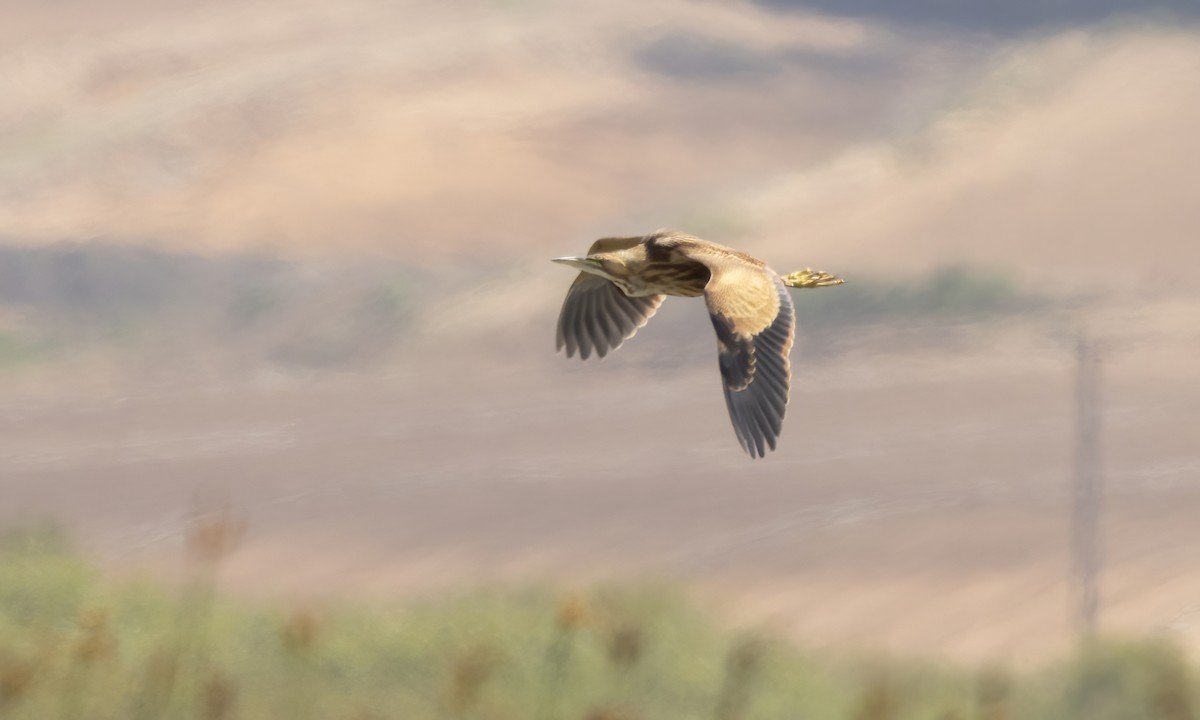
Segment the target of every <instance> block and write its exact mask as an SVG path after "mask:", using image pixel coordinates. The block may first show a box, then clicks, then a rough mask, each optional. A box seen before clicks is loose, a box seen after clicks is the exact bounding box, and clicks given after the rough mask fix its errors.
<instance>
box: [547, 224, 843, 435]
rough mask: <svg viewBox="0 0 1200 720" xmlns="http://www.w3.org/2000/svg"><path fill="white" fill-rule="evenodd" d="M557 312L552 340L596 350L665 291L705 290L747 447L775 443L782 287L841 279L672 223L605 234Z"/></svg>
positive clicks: (789, 325)
mask: <svg viewBox="0 0 1200 720" xmlns="http://www.w3.org/2000/svg"><path fill="white" fill-rule="evenodd" d="M554 262H556V263H562V264H564V265H570V266H571V267H574V268H578V269H579V270H580V273H579V276H578V277H577V278H575V282H574V283H572V284H571V288H570V289H569V290H568V291H567V298H566V300H565V301H563V306H562V311H561V312H560V313H559V316H558V343H557V344H558V349H559V350H562V349H564V348H565V349H566V351H567V357H572V356H574V355H575V353H577V352H578V353H579V356H580V357H581V358H582V359H584V360H586V359H588V357H590V356H591V355H592V353H593V352H594V353H595V354H596V355H598V356H599V357H604V356H605V355H607V354H608V353H609V352H611V351H613V350H616V349H617V348H618V347H620V346H621V344H622V343H623V342H625V341H626V340H628V339H629V338H631V337H633V336H634V334H635V333H636V332H637V331H638V329H639V328H641V327H642V326H643V325H645V324H646V322H647V321H648V320H650V317H651V316H652V315H654V313H655V311H656V310H658V306H659V305H661V304H662V301H663V299H664V298H665V297H666V296H667V295H675V296H677V297H700V296H704V302H705V304H707V305H708V314H709V317H710V318H711V319H712V324H713V328H714V329H715V330H716V331H717V362H718V365H719V367H720V370H721V380H722V382H723V384H724V389H725V404H726V406H727V407H728V408H729V419H730V420H731V421H732V422H733V429H734V432H735V433H736V434H737V438H738V442H739V443H741V446H742V448H743V449H744V450H745V451H746V452H748V453H750V456H751V457H762V456H763V455H764V454H765V453H766V450H767V448H770V449H771V450H774V449H775V442H776V439H777V438H778V437H779V433H780V430H781V429H782V427H783V416H784V413H785V412H786V410H787V402H788V388H789V386H790V384H791V377H792V371H791V362H790V361H789V360H788V353H789V352H790V351H791V349H792V340H793V338H794V337H795V325H796V318H795V311H794V309H793V306H792V298H791V297H790V296H789V295H788V291H787V288H789V287H794V288H814V287H826V286H830V285H840V284H842V282H843V280H842V279H841V278H838V277H836V276H834V275H830V274H829V273H824V272H820V271H818V270H811V269H806V270H801V271H799V272H794V273H791V274H789V275H785V276H783V277H780V276H779V275H777V274H776V273H775V271H774V270H772V269H771V268H769V267H767V265H766V263H764V262H763V261H762V260H759V259H758V258H755V257H751V256H750V255H747V254H745V253H742V252H738V251H737V250H734V249H732V248H728V247H725V246H723V245H718V244H716V243H713V242H709V241H707V240H701V239H700V238H698V237H694V236H692V235H688V234H686V233H682V232H678V231H675V230H657V231H655V232H652V233H650V234H649V235H643V236H637V237H614V238H603V239H601V240H597V241H596V242H594V243H592V246H591V247H590V248H588V252H587V255H585V256H583V257H563V258H556V259H555V260H554Z"/></svg>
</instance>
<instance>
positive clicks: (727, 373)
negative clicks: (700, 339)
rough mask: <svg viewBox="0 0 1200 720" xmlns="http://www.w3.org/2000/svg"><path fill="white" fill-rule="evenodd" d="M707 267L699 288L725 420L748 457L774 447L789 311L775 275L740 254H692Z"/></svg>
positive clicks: (791, 328) (781, 409) (790, 329)
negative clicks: (713, 346) (705, 282)
mask: <svg viewBox="0 0 1200 720" xmlns="http://www.w3.org/2000/svg"><path fill="white" fill-rule="evenodd" d="M694 259H697V260H700V261H701V262H704V263H705V264H706V265H708V266H709V269H710V270H711V271H712V279H711V280H710V281H709V283H708V286H707V287H706V288H705V291H704V299H705V302H706V303H707V304H708V311H709V316H710V317H711V319H712V323H713V328H714V329H715V330H716V333H717V351H718V352H717V358H718V363H719V366H720V370H721V380H722V383H723V386H724V391H725V403H726V406H727V407H728V409H729V419H730V420H731V421H732V423H733V429H734V433H735V434H736V435H737V438H738V442H739V443H741V445H742V448H743V449H745V450H746V452H748V453H750V455H751V456H752V457H762V456H763V455H764V454H765V453H766V450H767V449H771V450H774V449H775V443H776V440H777V439H778V437H779V434H780V432H781V431H782V430H783V419H784V416H785V415H786V413H787V402H788V389H789V387H790V385H791V362H790V360H789V358H788V354H789V353H790V352H791V349H792V342H793V339H794V337H795V310H794V308H793V306H792V299H791V297H790V296H789V295H788V292H787V288H786V287H785V286H784V284H783V282H782V281H781V280H780V279H779V277H778V276H777V275H776V274H775V273H774V272H773V271H771V270H770V269H769V268H766V267H765V266H762V265H756V264H754V263H751V262H748V261H746V260H742V259H741V258H728V257H719V258H705V257H703V256H700V257H695V258H694Z"/></svg>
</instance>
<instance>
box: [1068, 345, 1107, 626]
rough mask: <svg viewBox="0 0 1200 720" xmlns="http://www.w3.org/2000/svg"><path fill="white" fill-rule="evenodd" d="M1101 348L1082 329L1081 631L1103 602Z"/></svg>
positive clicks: (1078, 388)
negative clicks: (1101, 551)
mask: <svg viewBox="0 0 1200 720" xmlns="http://www.w3.org/2000/svg"><path fill="white" fill-rule="evenodd" d="M1099 376H1100V353H1099V350H1098V349H1097V348H1096V345H1095V343H1094V342H1093V341H1092V340H1091V339H1090V338H1089V337H1088V336H1087V335H1086V334H1080V335H1079V337H1078V340H1077V344H1076V376H1075V480H1074V492H1073V499H1074V518H1073V520H1074V522H1073V527H1072V532H1071V535H1072V541H1073V542H1072V565H1073V568H1072V569H1073V573H1072V574H1073V580H1074V584H1075V587H1076V588H1077V589H1078V592H1079V606H1078V609H1077V613H1078V616H1077V618H1076V622H1077V623H1078V627H1079V631H1080V634H1082V635H1084V636H1091V635H1092V634H1094V633H1095V630H1096V615H1097V612H1098V611H1099V607H1100V587H1099V584H1100V497H1101V490H1102V483H1101V467H1100V377H1099Z"/></svg>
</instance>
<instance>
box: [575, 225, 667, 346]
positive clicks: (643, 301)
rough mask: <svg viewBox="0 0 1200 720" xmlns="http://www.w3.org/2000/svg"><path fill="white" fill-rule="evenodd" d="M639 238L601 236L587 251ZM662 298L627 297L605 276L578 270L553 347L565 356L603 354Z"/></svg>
mask: <svg viewBox="0 0 1200 720" xmlns="http://www.w3.org/2000/svg"><path fill="white" fill-rule="evenodd" d="M641 240H642V238H641V236H638V237H631V238H603V239H600V240H597V241H596V242H594V243H592V246H591V247H590V248H588V253H587V254H588V255H593V254H595V253H598V252H609V251H612V250H622V249H625V248H631V247H633V246H634V245H637V244H638V243H639V242H641ZM662 302H663V296H662V295H649V296H646V297H629V296H628V295H626V294H625V293H624V292H623V291H622V290H621V288H619V287H617V286H616V285H614V284H612V283H611V282H609V281H608V280H605V279H604V278H602V277H600V276H598V275H592V274H591V273H585V272H581V273H579V276H578V277H577V278H575V282H574V283H572V284H571V288H570V289H569V290H567V298H566V300H564V301H563V306H562V310H561V311H560V312H559V314H558V340H557V347H558V349H559V350H562V349H563V348H564V347H565V348H566V349H567V357H573V356H574V355H575V353H576V352H578V353H579V356H580V357H581V358H583V359H584V360H587V359H588V358H589V357H591V355H592V352H593V351H595V353H596V354H597V355H599V356H600V357H604V356H605V355H607V354H608V353H609V352H610V351H612V350H616V349H617V348H619V347H620V346H621V343H623V342H625V341H626V340H628V339H629V338H631V337H633V336H634V335H635V334H636V333H637V331H638V329H639V328H641V327H642V326H643V325H645V324H646V322H647V321H649V320H650V317H651V316H652V315H654V312H655V311H656V310H658V306H659V305H662Z"/></svg>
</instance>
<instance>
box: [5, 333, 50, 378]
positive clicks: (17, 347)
mask: <svg viewBox="0 0 1200 720" xmlns="http://www.w3.org/2000/svg"><path fill="white" fill-rule="evenodd" d="M47 352H48V351H47V348H46V347H45V345H44V344H43V343H39V342H37V341H35V340H33V339H32V338H29V337H26V336H25V335H24V334H21V333H17V332H12V331H5V330H2V329H0V371H3V370H9V369H12V368H18V367H24V366H26V365H31V364H33V363H35V362H37V361H38V360H39V359H42V358H43V357H45V356H46V354H47Z"/></svg>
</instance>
